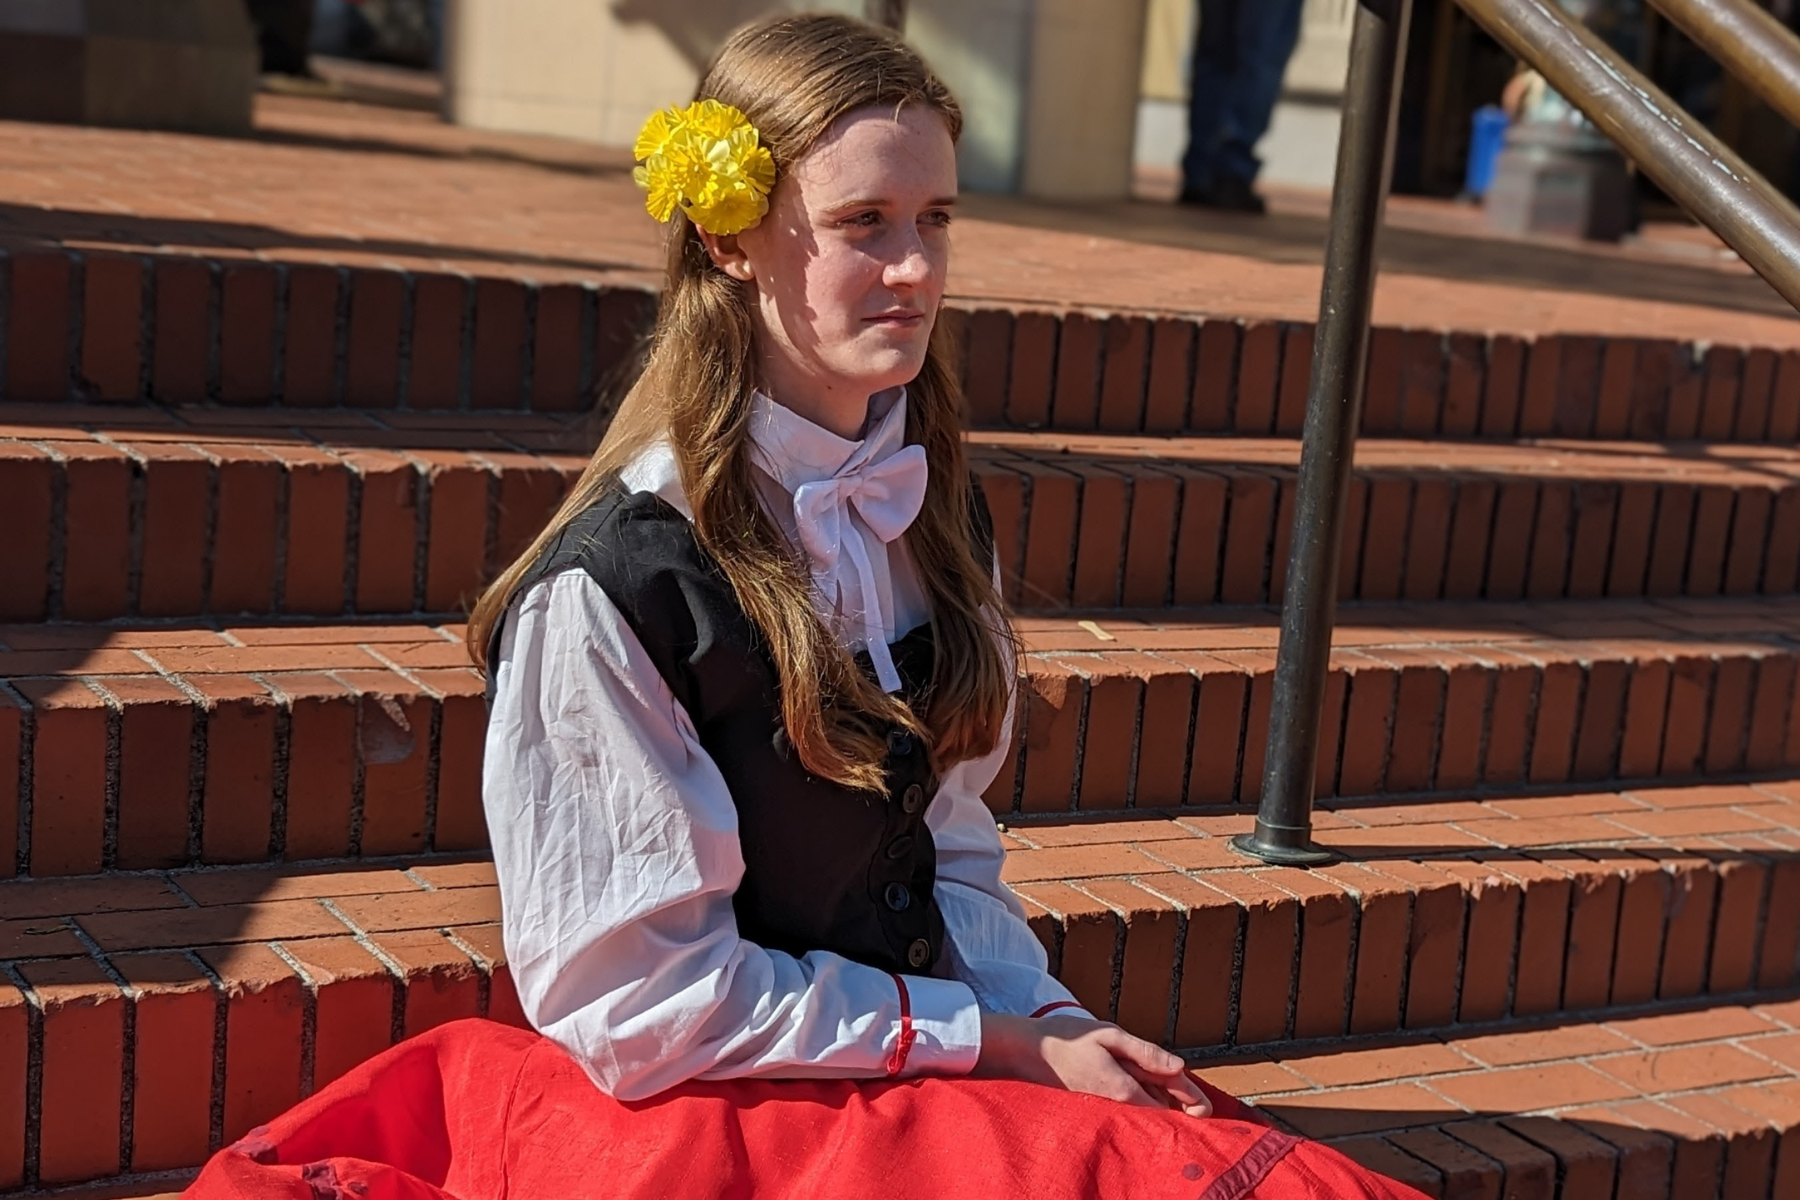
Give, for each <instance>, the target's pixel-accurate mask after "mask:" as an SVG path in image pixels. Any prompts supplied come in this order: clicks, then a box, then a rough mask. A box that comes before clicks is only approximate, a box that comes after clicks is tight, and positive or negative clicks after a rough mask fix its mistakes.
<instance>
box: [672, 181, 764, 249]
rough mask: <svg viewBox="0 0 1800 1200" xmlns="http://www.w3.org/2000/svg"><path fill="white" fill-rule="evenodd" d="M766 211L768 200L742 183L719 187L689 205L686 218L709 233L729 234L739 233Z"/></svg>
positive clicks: (759, 218) (754, 222)
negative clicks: (703, 200)
mask: <svg viewBox="0 0 1800 1200" xmlns="http://www.w3.org/2000/svg"><path fill="white" fill-rule="evenodd" d="M768 211H769V199H768V197H767V196H764V195H763V194H762V193H761V192H759V191H757V190H756V189H754V188H752V187H749V186H747V185H744V184H739V185H737V186H735V187H731V188H725V189H720V190H718V191H716V192H714V193H713V194H711V195H709V196H708V197H707V199H706V201H705V202H704V203H701V204H692V205H689V206H688V209H687V215H688V219H690V220H691V221H693V222H694V224H696V225H698V226H700V228H702V229H704V230H706V231H707V232H708V233H716V234H718V235H719V236H721V237H728V236H730V235H731V234H734V233H742V232H744V230H746V229H748V228H750V227H751V226H752V225H754V224H756V223H757V222H758V221H760V220H762V219H763V215H764V214H765V213H767V212H768Z"/></svg>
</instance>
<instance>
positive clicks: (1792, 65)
mask: <svg viewBox="0 0 1800 1200" xmlns="http://www.w3.org/2000/svg"><path fill="white" fill-rule="evenodd" d="M1650 3H1651V4H1652V5H1653V6H1654V7H1655V8H1656V10H1657V11H1658V12H1660V13H1662V15H1663V16H1665V17H1667V18H1669V20H1670V21H1671V22H1672V23H1673V24H1674V25H1675V27H1676V28H1677V29H1679V30H1681V32H1683V33H1685V34H1687V35H1688V37H1690V38H1692V39H1693V40H1694V42H1695V44H1697V45H1698V46H1699V47H1700V48H1701V49H1702V50H1704V51H1706V52H1707V53H1708V54H1709V55H1711V56H1712V57H1713V59H1714V60H1715V61H1716V62H1718V64H1719V65H1720V66H1721V67H1724V68H1725V70H1726V71H1727V72H1729V73H1730V74H1732V75H1734V76H1736V77H1737V78H1738V79H1739V80H1740V81H1742V82H1743V83H1744V84H1745V85H1746V86H1747V87H1749V89H1750V90H1751V91H1753V92H1755V93H1756V94H1757V95H1758V96H1759V97H1761V98H1762V100H1763V101H1764V102H1765V103H1767V104H1768V106H1769V107H1770V108H1773V109H1774V110H1775V111H1776V112H1778V113H1780V114H1781V115H1782V116H1784V117H1786V118H1787V120H1788V123H1789V124H1791V125H1800V38H1796V37H1795V36H1794V34H1793V31H1792V30H1790V29H1789V28H1788V27H1787V26H1786V25H1783V24H1782V23H1781V21H1780V19H1779V18H1777V17H1776V16H1775V14H1774V13H1772V12H1770V11H1769V10H1768V9H1766V8H1762V7H1760V6H1758V5H1756V4H1753V3H1751V2H1750V0H1650Z"/></svg>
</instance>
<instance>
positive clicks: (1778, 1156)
mask: <svg viewBox="0 0 1800 1200" xmlns="http://www.w3.org/2000/svg"><path fill="white" fill-rule="evenodd" d="M1200 1071H1201V1074H1202V1075H1203V1076H1207V1077H1209V1078H1211V1079H1212V1080H1213V1081H1214V1082H1215V1083H1218V1084H1219V1085H1220V1086H1222V1087H1225V1088H1226V1089H1228V1090H1232V1091H1235V1092H1238V1093H1240V1094H1243V1095H1246V1096H1248V1097H1250V1098H1253V1100H1254V1102H1255V1103H1256V1105H1257V1107H1259V1108H1260V1109H1261V1110H1262V1111H1263V1112H1264V1113H1265V1114H1267V1115H1269V1116H1270V1117H1272V1118H1274V1119H1275V1120H1276V1121H1278V1122H1279V1123H1280V1124H1282V1125H1283V1126H1286V1127H1288V1128H1291V1129H1293V1130H1295V1131H1296V1132H1299V1133H1302V1134H1305V1135H1308V1136H1311V1137H1316V1138H1322V1139H1325V1140H1326V1141H1327V1142H1328V1143H1330V1144H1333V1145H1336V1146H1337V1147H1338V1149H1340V1150H1342V1151H1344V1152H1345V1153H1347V1154H1349V1155H1350V1156H1351V1157H1353V1158H1356V1159H1358V1160H1359V1161H1361V1162H1363V1163H1365V1164H1366V1165H1368V1166H1370V1167H1371V1168H1373V1169H1375V1170H1377V1171H1381V1172H1384V1173H1386V1174H1388V1175H1391V1176H1393V1177H1395V1178H1398V1179H1402V1180H1404V1181H1406V1182H1408V1183H1411V1184H1413V1185H1414V1186H1416V1187H1419V1188H1420V1189H1421V1190H1423V1191H1425V1192H1426V1193H1427V1194H1428V1195H1432V1196H1442V1197H1463V1196H1490V1197H1502V1196H1504V1197H1507V1198H1508V1200H1514V1198H1517V1200H1590V1198H1593V1197H1613V1196H1617V1197H1620V1198H1622V1200H1623V1198H1626V1197H1631V1198H1637V1197H1646V1198H1647V1197H1676V1198H1679V1200H1783V1198H1785V1197H1789V1196H1793V1195H1796V1194H1800V1001H1796V1000H1794V999H1793V998H1792V997H1791V994H1790V995H1788V996H1784V997H1782V998H1779V999H1768V1000H1751V1001H1749V1002H1747V1003H1735V1002H1727V1003H1718V1004H1711V1005H1697V1006H1693V1007H1685V1008H1673V1009H1664V1010H1660V1011H1658V1010H1647V1011H1638V1012H1634V1013H1632V1014H1630V1015H1625V1014H1620V1015H1616V1016H1609V1017H1605V1018H1601V1019H1593V1020H1564V1021H1559V1022H1554V1023H1549V1024H1534V1025H1526V1024H1518V1025H1500V1026H1489V1027H1484V1028H1475V1029H1470V1030H1467V1031H1463V1032H1459V1033H1457V1034H1455V1035H1450V1036H1439V1037H1410V1038H1403V1039H1394V1038H1384V1039H1362V1040H1357V1041H1351V1042H1347V1043H1338V1044H1329V1045H1320V1044H1312V1045H1308V1044H1304V1043H1300V1044H1294V1045H1291V1046H1287V1047H1282V1048H1278V1049H1271V1050H1270V1051H1269V1052H1266V1053H1264V1054H1259V1055H1257V1056H1254V1057H1249V1058H1239V1059H1237V1060H1235V1061H1218V1060H1215V1061H1206V1060H1202V1062H1201V1063H1200Z"/></svg>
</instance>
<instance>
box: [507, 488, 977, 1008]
mask: <svg viewBox="0 0 1800 1200" xmlns="http://www.w3.org/2000/svg"><path fill="white" fill-rule="evenodd" d="M971 482H972V481H971ZM971 509H972V510H973V512H974V514H975V517H976V522H977V527H976V530H975V533H976V545H977V548H978V551H979V552H980V553H981V554H982V555H985V556H986V557H987V558H988V559H989V565H990V569H991V558H992V545H993V542H992V533H991V528H992V527H991V525H990V523H989V519H988V515H987V508H986V504H985V503H984V502H983V499H982V496H981V493H980V490H979V488H978V487H977V488H976V489H975V491H974V493H973V497H972V503H971ZM566 567H580V568H581V569H582V570H584V571H586V572H587V574H588V576H589V577H590V578H592V579H593V581H594V582H595V583H597V584H598V585H599V586H600V588H601V590H603V591H604V592H605V593H606V595H607V597H608V598H609V599H610V600H611V601H612V602H613V604H614V605H615V606H616V607H617V608H618V610H619V611H620V613H621V614H623V615H624V618H625V621H626V623H627V624H629V625H630V626H631V630H632V632H633V633H635V634H636V635H637V637H638V640H639V641H640V642H642V643H643V646H644V649H645V650H646V651H648V653H649V656H650V661H651V662H653V663H655V664H656V669H657V671H658V673H659V674H661V675H662V678H663V681H664V682H665V683H667V684H668V686H669V690H670V691H671V692H673V693H674V694H675V699H676V700H678V701H680V702H681V706H682V708H683V709H685V710H686V712H687V714H688V716H689V718H690V719H691V720H692V721H693V723H694V728H695V730H696V731H697V732H698V734H699V738H700V744H701V746H702V747H703V748H704V749H705V750H706V752H707V753H708V754H709V755H711V756H712V758H713V761H714V762H716V763H717V764H718V766H719V770H720V771H721V772H722V773H723V775H724V777H725V782H726V784H727V786H728V787H729V788H730V790H731V796H732V800H733V802H734V803H735V804H736V806H737V812H738V837H739V840H740V842H741V844H742V847H743V855H744V878H743V881H742V883H741V884H740V885H739V887H738V890H737V892H736V894H735V895H734V896H733V897H732V906H733V908H734V909H735V910H736V914H737V922H738V932H739V933H740V934H741V935H742V936H743V937H744V938H746V939H748V940H750V941H753V942H755V943H757V944H758V945H761V946H763V947H766V948H768V949H772V950H783V951H786V952H787V953H789V954H794V955H800V954H805V953H807V952H808V951H811V950H829V951H832V952H834V953H837V954H840V955H842V956H844V957H845V958H849V959H852V960H854V961H856V962H860V963H864V964H866V965H868V966H871V967H876V968H879V969H881V970H886V971H894V972H899V973H910V974H926V973H929V972H930V971H931V970H932V968H933V967H935V966H936V965H937V963H938V961H939V958H940V957H941V955H942V953H943V944H944V919H943V915H942V914H941V913H940V912H939V910H938V905H937V900H936V898H935V896H934V895H933V893H932V885H933V882H934V880H935V879H936V876H937V849H936V847H935V846H934V845H933V843H932V840H931V831H930V830H929V829H927V828H926V826H925V810H926V808H927V807H929V806H930V804H931V800H932V797H933V796H935V795H936V793H937V780H936V778H935V777H934V776H933V774H932V771H931V766H930V762H929V756H928V755H927V754H926V751H925V747H924V746H922V745H920V744H919V743H918V741H917V740H916V739H915V738H913V737H911V736H910V735H908V734H907V733H906V732H905V731H904V730H901V729H898V728H896V729H894V730H892V731H890V732H889V734H888V754H887V764H886V765H887V786H886V791H885V794H883V795H876V794H874V793H871V792H857V791H852V790H850V789H848V788H845V787H842V786H840V785H838V784H836V783H832V782H829V781H827V780H823V779H819V778H817V777H815V776H813V775H812V774H811V773H809V772H808V771H807V770H806V768H805V767H803V766H802V765H801V764H800V759H799V755H798V754H796V753H795V752H794V751H793V748H792V746H791V745H790V744H789V742H788V738H787V731H786V729H785V727H784V725H783V722H782V717H781V704H780V700H779V695H778V682H779V677H778V675H777V673H776V670H775V664H774V662H773V660H772V659H771V658H770V657H769V652H768V647H767V646H766V645H765V644H764V642H763V639H762V636H761V634H760V633H759V632H758V630H757V629H756V627H755V624H754V623H753V622H752V621H751V620H750V618H749V617H748V616H747V615H746V614H745V613H744V610H743V608H742V607H741V606H740V605H739V604H738V601H737V595H736V593H735V592H734V591H733V590H732V587H731V584H730V582H729V581H728V580H727V579H726V578H725V575H724V573H723V572H722V571H721V570H720V569H719V567H718V564H717V563H716V562H715V561H714V560H713V559H712V557H711V556H710V555H708V554H707V553H706V551H705V550H703V549H701V547H700V545H699V542H698V541H697V539H696V537H695V534H694V529H693V526H692V525H691V524H690V523H689V521H688V520H687V518H686V517H684V516H682V515H681V513H680V512H678V511H677V510H676V509H675V508H673V507H672V506H671V505H669V504H668V503H667V502H666V501H664V500H662V499H661V498H660V497H658V496H655V495H653V494H651V493H648V492H627V491H626V490H624V488H623V487H622V486H620V485H618V484H615V485H614V486H613V487H612V488H611V489H610V490H608V491H607V492H606V493H605V494H604V495H603V496H602V497H601V498H600V499H599V500H598V501H597V502H595V504H594V505H593V506H592V507H590V508H589V509H588V510H587V511H586V512H584V513H582V514H581V515H580V516H579V517H577V518H576V519H575V520H574V521H573V522H571V523H570V525H569V526H568V528H567V529H565V530H564V531H563V533H562V534H561V535H560V536H559V537H558V538H557V539H556V540H555V541H554V542H552V543H551V544H550V545H549V546H548V547H547V548H546V549H545V551H544V553H543V554H542V555H540V556H539V558H538V561H537V562H536V563H535V564H534V565H533V567H532V569H531V570H530V571H529V572H528V573H527V574H526V575H525V577H524V579H523V580H522V581H521V583H520V586H519V591H521V592H522V591H523V590H524V589H525V588H526V587H527V586H529V585H530V584H532V583H534V582H536V581H537V580H539V579H541V578H543V577H544V576H545V575H548V574H549V573H551V572H552V571H557V570H560V569H563V568H566ZM515 594H517V593H515ZM497 640H498V639H497V638H496V641H497ZM889 650H890V653H891V654H892V656H893V659H894V666H895V668H896V669H897V670H898V672H899V674H900V679H901V682H902V693H901V694H902V695H903V696H904V697H905V698H906V699H907V700H908V701H909V702H914V703H916V702H917V701H918V700H919V699H920V698H921V697H922V696H923V695H924V693H925V691H926V689H928V688H929V687H930V684H931V677H932V666H933V662H934V645H933V640H932V634H931V626H930V625H929V624H925V625H922V626H920V627H919V628H917V629H915V630H913V631H912V632H910V633H908V634H907V635H906V636H904V637H902V638H901V639H900V640H899V641H897V642H895V643H893V644H892V645H891V646H890V647H889ZM857 657H858V662H859V664H860V665H861V666H862V667H863V669H864V670H865V671H868V672H869V673H870V675H871V677H872V676H873V671H872V668H870V666H869V662H868V656H867V654H866V653H861V652H859V654H858V656H857ZM489 661H490V662H493V661H494V656H493V655H491V654H490V656H489Z"/></svg>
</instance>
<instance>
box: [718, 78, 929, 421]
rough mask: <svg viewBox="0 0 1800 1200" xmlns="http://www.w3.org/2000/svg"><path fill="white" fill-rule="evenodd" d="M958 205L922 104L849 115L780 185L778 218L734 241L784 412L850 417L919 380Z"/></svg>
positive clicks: (773, 214)
mask: <svg viewBox="0 0 1800 1200" xmlns="http://www.w3.org/2000/svg"><path fill="white" fill-rule="evenodd" d="M955 200H956V148H955V145H954V143H952V141H951V139H950V131H949V129H948V127H947V126H946V125H945V124H944V119H943V118H942V117H941V116H940V115H939V114H938V113H937V112H936V111H935V110H933V109H930V108H926V107H924V106H921V105H909V106H907V107H906V108H903V109H901V110H900V111H899V113H897V114H896V113H895V112H894V111H893V110H892V109H889V108H866V109H858V110H856V111H854V112H850V113H847V114H845V115H844V116H843V117H841V118H839V120H838V121H837V122H836V123H835V124H834V125H832V127H831V128H830V129H829V130H828V131H827V132H826V133H825V135H824V136H823V137H822V138H820V139H819V141H818V142H817V143H816V144H815V145H814V146H813V148H812V150H811V151H809V152H808V153H807V155H806V156H805V157H804V158H802V159H801V160H800V161H799V162H798V163H796V164H795V165H794V166H793V167H792V169H790V170H789V171H788V172H787V174H786V175H785V176H784V177H783V178H782V179H781V180H779V181H778V182H777V183H776V185H775V190H774V192H773V193H772V194H771V196H770V198H769V212H768V215H766V216H765V217H764V218H763V219H762V221H761V222H759V223H758V224H757V225H756V226H755V227H753V228H751V229H748V230H745V231H744V232H743V233H741V234H739V235H738V237H737V239H736V240H737V250H738V252H739V254H740V255H741V264H740V266H741V270H742V271H743V274H740V273H739V272H738V271H732V273H733V274H734V275H739V277H740V278H746V279H747V281H749V282H752V283H753V284H754V286H755V290H756V305H757V317H758V321H757V324H758V329H757V334H758V339H759V345H758V353H759V356H760V358H761V367H762V370H763V372H764V375H765V378H764V380H763V384H764V386H765V387H767V388H769V389H770V391H771V392H772V393H773V394H774V396H775V398H776V399H777V400H780V401H782V402H783V403H787V404H789V405H790V406H793V405H794V404H795V403H796V402H797V401H798V402H801V403H803V404H804V405H805V406H806V407H815V406H820V405H822V406H823V407H824V408H826V409H841V408H844V407H845V406H847V405H859V404H861V403H862V402H863V401H866V400H867V398H868V397H869V396H871V395H873V394H874V393H876V392H878V391H881V390H883V389H884V388H890V387H896V386H898V385H900V384H904V383H907V382H909V381H910V380H912V379H913V378H914V377H915V376H916V375H917V374H918V373H919V368H920V367H921V366H922V365H923V364H924V362H925V349H926V344H927V342H928V341H929V340H930V337H931V327H932V324H933V322H934V321H935V320H936V318H937V310H938V303H939V301H940V300H942V299H943V295H944V273H945V270H946V269H947V267H948V266H949V260H950V235H949V224H950V209H951V206H952V205H953V204H954V203H955ZM711 240H712V239H709V241H711ZM725 241H726V242H727V243H728V242H729V239H726V240H725ZM717 254H718V251H717V250H715V255H717ZM721 265H722V266H725V267H726V268H727V270H730V263H729V262H725V261H722V262H721ZM784 392H786V393H788V395H784V394H783V393H784ZM815 419H818V417H817V416H815ZM860 420H861V418H860V416H859V417H858V418H857V422H858V423H860ZM839 432H845V431H844V430H839Z"/></svg>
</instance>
